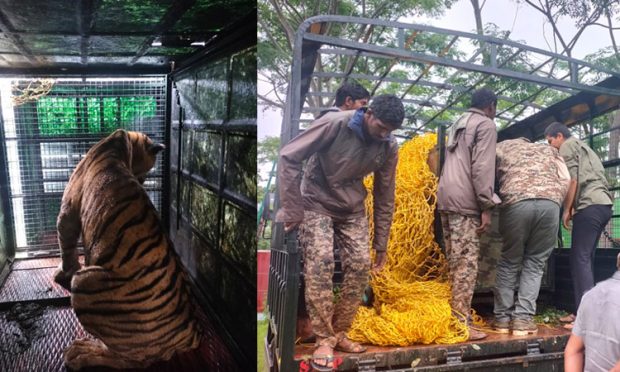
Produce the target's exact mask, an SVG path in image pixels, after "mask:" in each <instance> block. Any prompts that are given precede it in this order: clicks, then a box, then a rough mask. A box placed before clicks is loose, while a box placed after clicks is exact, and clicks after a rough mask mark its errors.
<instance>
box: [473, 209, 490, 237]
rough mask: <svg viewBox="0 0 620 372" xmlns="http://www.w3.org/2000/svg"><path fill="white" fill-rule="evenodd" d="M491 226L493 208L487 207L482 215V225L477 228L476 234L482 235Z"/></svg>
mask: <svg viewBox="0 0 620 372" xmlns="http://www.w3.org/2000/svg"><path fill="white" fill-rule="evenodd" d="M490 228H491V209H485V210H483V211H482V214H481V215H480V227H478V228H477V229H476V234H478V235H481V234H482V233H485V232H487V231H488V230H489V229H490Z"/></svg>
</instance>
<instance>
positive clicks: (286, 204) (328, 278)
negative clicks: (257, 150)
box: [276, 95, 404, 370]
mask: <svg viewBox="0 0 620 372" xmlns="http://www.w3.org/2000/svg"><path fill="white" fill-rule="evenodd" d="M403 119H404V108H403V105H402V102H401V101H400V99H399V98H398V97H396V96H394V95H380V96H377V97H375V98H374V99H373V101H372V103H371V105H370V108H368V109H364V108H361V109H359V110H357V111H338V112H329V113H327V114H325V115H324V116H322V117H321V118H320V119H318V120H315V121H314V122H313V123H312V124H311V125H310V126H309V128H308V129H307V130H306V131H305V132H303V133H302V134H300V135H299V136H297V137H296V138H294V139H293V140H291V142H289V143H288V144H286V145H285V146H284V147H283V148H282V150H281V151H280V160H279V163H278V187H279V191H280V209H279V210H278V213H277V215H276V222H283V223H284V228H285V230H286V231H290V230H292V229H293V228H295V227H297V226H299V227H300V240H301V245H302V249H303V255H304V278H305V283H306V291H305V298H306V305H307V308H308V313H309V315H310V319H311V322H312V328H313V331H314V334H316V336H317V341H316V349H315V352H314V354H313V360H312V365H313V368H315V369H318V370H331V368H332V367H333V350H334V349H338V350H341V351H345V352H354V353H359V352H363V351H364V350H365V348H364V347H363V346H362V345H360V344H358V343H355V342H353V341H351V340H349V339H348V338H347V337H346V331H347V330H348V329H349V327H350V325H351V322H352V321H353V318H354V316H355V313H356V312H357V308H358V305H359V302H360V298H361V295H362V292H363V289H364V287H365V286H366V284H367V281H368V270H369V269H370V256H369V254H370V252H369V249H368V243H369V242H368V236H369V234H368V220H367V218H366V211H365V207H364V200H365V198H366V187H365V186H364V183H363V179H364V177H365V176H367V175H368V174H371V173H373V174H374V181H373V201H374V205H373V216H374V221H373V223H374V231H373V233H374V235H373V243H372V245H373V248H374V249H375V252H376V259H375V264H374V267H373V269H375V270H379V269H380V268H381V267H382V266H383V264H384V263H385V257H386V256H385V250H386V247H387V241H388V237H389V231H390V227H391V224H392V215H393V211H394V190H395V169H396V164H397V162H398V144H397V143H396V140H395V138H394V137H393V136H392V135H391V132H392V131H393V130H395V129H398V128H400V126H401V125H402V122H403ZM304 160H307V164H306V167H305V171H304V172H303V177H302V163H303V161H304ZM334 240H335V241H336V242H337V244H338V247H339V248H340V255H341V260H342V271H343V273H344V280H343V283H342V286H341V288H340V296H339V299H338V301H337V302H336V303H335V304H334V296H333V284H332V276H333V272H334V255H333V242H334Z"/></svg>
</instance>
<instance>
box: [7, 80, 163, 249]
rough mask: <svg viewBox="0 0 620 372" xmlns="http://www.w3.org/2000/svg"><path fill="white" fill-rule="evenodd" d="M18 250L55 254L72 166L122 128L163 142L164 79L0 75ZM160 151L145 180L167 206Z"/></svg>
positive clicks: (158, 204)
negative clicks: (7, 76) (58, 222)
mask: <svg viewBox="0 0 620 372" xmlns="http://www.w3.org/2000/svg"><path fill="white" fill-rule="evenodd" d="M0 94H1V99H2V115H3V128H4V142H5V144H6V152H7V172H8V175H9V180H10V198H11V206H12V209H13V221H12V222H13V227H14V229H15V231H14V233H15V241H16V256H17V257H23V256H27V255H40V254H50V253H57V251H58V247H57V243H56V239H57V237H56V217H57V216H58V211H59V208H60V202H61V198H62V194H63V191H64V189H65V186H66V185H67V182H68V180H69V177H70V176H71V173H72V172H73V169H75V167H76V166H77V164H78V163H79V162H80V160H81V159H82V158H83V157H84V155H85V154H86V152H87V151H88V149H90V147H92V146H93V145H94V144H95V143H97V142H98V141H99V140H101V139H102V138H104V137H106V136H107V135H109V134H110V133H111V132H113V131H114V130H116V129H119V128H122V129H126V130H132V131H140V132H144V133H146V134H147V135H149V136H150V137H151V138H152V139H153V141H155V142H160V143H163V142H164V132H165V112H166V80H165V77H164V76H158V77H148V78H138V77H136V78H83V79H72V78H63V79H55V80H50V79H45V80H42V79H3V80H2V81H1V82H0ZM162 172H163V169H162V157H159V158H158V160H157V163H156V164H155V167H154V168H153V170H152V171H151V172H150V173H149V175H148V177H147V179H146V181H145V183H144V187H145V189H146V191H147V193H148V194H149V197H150V198H151V200H152V202H153V204H154V205H155V207H156V208H157V209H158V210H161V192H162Z"/></svg>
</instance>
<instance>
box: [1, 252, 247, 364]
mask: <svg viewBox="0 0 620 372" xmlns="http://www.w3.org/2000/svg"><path fill="white" fill-rule="evenodd" d="M27 261H30V262H27ZM58 262H60V261H59V259H58V258H56V259H54V258H51V259H37V260H21V261H20V262H18V261H16V262H15V263H14V265H13V267H14V268H16V267H17V268H18V269H16V270H13V271H12V272H11V273H10V274H9V277H8V279H7V281H6V282H5V283H4V284H3V285H2V286H1V287H0V299H2V301H4V303H0V305H3V306H4V307H3V308H2V310H0V371H50V372H54V371H67V369H66V368H65V366H64V362H63V359H62V353H63V350H64V349H66V348H67V347H68V346H70V345H71V343H72V342H73V340H75V339H78V338H92V336H91V335H90V334H88V333H87V332H86V331H85V330H84V329H83V328H82V325H81V324H80V322H79V321H78V319H77V317H76V316H75V313H74V312H73V309H71V307H70V306H68V301H69V293H68V292H67V291H65V290H64V289H62V288H61V287H59V286H58V285H56V284H55V283H53V281H52V275H53V272H54V270H55V269H56V266H57V264H58ZM48 288H51V290H49V291H48V290H47V289H48ZM55 296H56V297H63V298H66V303H64V304H63V303H62V302H59V301H58V300H57V298H54V297H55ZM33 300H39V301H37V302H36V303H35V302H33ZM6 301H10V302H6ZM52 303H54V304H52ZM63 305H64V306H63ZM196 316H197V317H198V319H199V321H200V324H201V325H202V328H203V337H202V342H201V344H200V346H199V347H198V348H197V349H195V350H192V351H190V352H187V353H184V354H178V355H174V356H173V357H172V359H170V360H169V361H165V362H159V363H155V364H153V365H152V366H150V367H149V368H148V369H144V370H136V371H147V372H177V371H188V372H192V371H196V372H198V371H239V370H240V368H239V365H238V364H237V362H236V361H235V358H234V356H233V355H232V353H231V352H230V351H229V350H228V348H227V347H226V344H225V343H224V341H223V339H222V338H221V337H220V335H219V334H218V333H217V332H216V330H215V328H214V326H213V323H212V322H211V321H210V320H209V319H208V318H207V317H206V316H205V315H204V314H203V313H202V312H200V311H199V312H198V313H197V314H196ZM87 371H90V372H96V371H106V372H110V371H115V370H112V369H109V368H104V367H97V368H91V369H88V370H87Z"/></svg>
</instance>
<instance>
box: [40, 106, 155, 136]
mask: <svg viewBox="0 0 620 372" xmlns="http://www.w3.org/2000/svg"><path fill="white" fill-rule="evenodd" d="M36 105H37V113H38V117H37V120H38V123H39V131H40V133H41V135H44V136H54V135H67V134H75V133H110V132H112V131H114V130H115V129H118V128H129V126H130V124H132V123H134V122H135V121H136V120H142V119H145V118H149V117H154V116H155V114H156V112H155V110H156V102H155V98H153V97H148V96H139V97H120V98H114V97H90V98H81V97H43V98H41V99H39V100H38V101H37V103H36Z"/></svg>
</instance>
